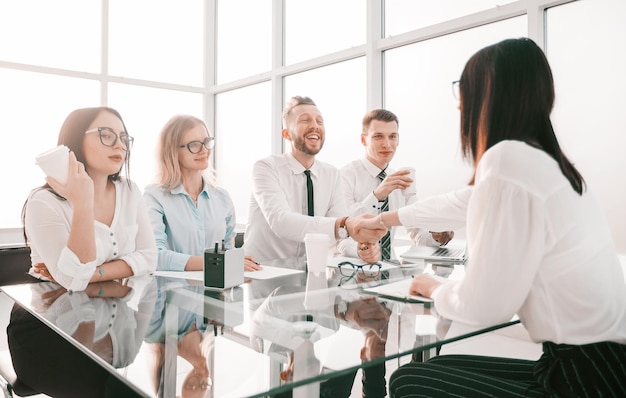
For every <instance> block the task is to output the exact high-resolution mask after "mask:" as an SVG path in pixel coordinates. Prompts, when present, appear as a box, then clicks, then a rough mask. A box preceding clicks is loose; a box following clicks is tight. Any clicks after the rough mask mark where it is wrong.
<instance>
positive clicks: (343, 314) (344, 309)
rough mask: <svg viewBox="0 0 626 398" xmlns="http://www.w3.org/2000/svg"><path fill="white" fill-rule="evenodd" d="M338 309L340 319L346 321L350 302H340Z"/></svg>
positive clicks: (337, 305)
mask: <svg viewBox="0 0 626 398" xmlns="http://www.w3.org/2000/svg"><path fill="white" fill-rule="evenodd" d="M335 305H336V308H337V315H338V316H339V318H341V319H343V320H344V321H345V320H346V312H348V302H347V301H345V300H339V301H338V302H337V304H335Z"/></svg>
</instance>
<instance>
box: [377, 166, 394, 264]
mask: <svg viewBox="0 0 626 398" xmlns="http://www.w3.org/2000/svg"><path fill="white" fill-rule="evenodd" d="M385 177H387V173H385V170H382V171H381V172H380V173H378V179H379V180H380V182H383V180H384V179H385ZM383 211H389V197H386V198H385V200H384V201H383V204H382V206H380V212H381V213H382V212H383ZM379 243H380V254H381V256H382V259H383V260H389V259H390V258H391V231H390V230H389V231H387V233H386V234H385V235H384V236H383V237H382V238H380V241H379Z"/></svg>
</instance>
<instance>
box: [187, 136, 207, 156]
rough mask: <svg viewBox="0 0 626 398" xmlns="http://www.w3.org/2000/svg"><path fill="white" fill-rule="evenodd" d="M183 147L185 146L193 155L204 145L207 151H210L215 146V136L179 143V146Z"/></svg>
mask: <svg viewBox="0 0 626 398" xmlns="http://www.w3.org/2000/svg"><path fill="white" fill-rule="evenodd" d="M184 147H187V149H188V150H189V152H191V153H193V154H194V155H195V154H196V153H200V151H202V147H205V148H206V150H207V151H210V150H211V149H213V148H214V147H215V138H213V137H207V138H206V139H205V140H204V141H191V142H188V143H186V144H183V145H181V146H180V147H179V148H184Z"/></svg>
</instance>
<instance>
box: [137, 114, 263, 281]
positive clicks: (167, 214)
mask: <svg viewBox="0 0 626 398" xmlns="http://www.w3.org/2000/svg"><path fill="white" fill-rule="evenodd" d="M214 146H215V139H214V138H213V137H212V136H211V134H210V132H209V129H208V128H207V126H206V124H205V123H204V121H203V120H201V119H199V118H197V117H195V116H190V115H176V116H174V117H172V118H171V119H170V120H169V121H168V122H167V123H166V124H165V126H163V129H162V130H161V133H160V135H159V143H158V149H157V152H158V160H159V177H158V179H159V182H158V183H157V184H153V185H149V186H147V187H146V189H145V191H144V200H145V203H146V205H147V206H148V213H149V216H150V221H151V223H152V227H153V230H154V235H155V238H156V244H157V247H158V251H159V255H158V257H159V260H158V269H159V270H167V271H199V270H202V269H203V266H204V250H205V249H206V248H209V247H214V244H215V242H220V245H221V243H222V242H223V243H224V246H225V248H226V249H230V248H232V247H234V240H235V235H236V233H235V225H236V218H235V207H234V205H233V202H232V200H231V198H230V195H229V194H228V192H226V190H224V189H222V188H220V187H218V186H217V185H216V182H215V173H214V171H213V168H212V167H211V162H210V158H211V154H212V152H213V148H214ZM244 268H245V270H246V271H255V270H258V269H260V268H261V267H260V266H259V265H258V264H257V263H255V262H254V260H253V259H252V258H251V257H246V259H245V263H244Z"/></svg>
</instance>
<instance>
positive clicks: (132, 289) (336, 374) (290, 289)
mask: <svg viewBox="0 0 626 398" xmlns="http://www.w3.org/2000/svg"><path fill="white" fill-rule="evenodd" d="M340 260H342V259H336V261H335V259H333V261H332V265H333V266H329V267H327V269H326V273H319V274H314V273H308V274H307V273H306V272H303V270H304V269H305V261H304V260H303V259H290V260H281V261H275V262H266V263H265V264H264V265H270V266H275V267H277V268H279V269H281V270H283V269H284V270H287V271H285V272H284V274H283V275H279V276H275V277H272V278H267V279H248V278H246V280H245V282H244V283H243V284H242V285H240V286H237V287H234V288H230V289H225V290H215V289H207V288H205V287H204V286H203V282H202V281H201V278H198V274H199V273H178V274H175V277H172V274H171V273H166V274H161V275H160V274H159V273H157V275H155V276H147V277H141V278H131V279H129V280H125V281H123V282H115V281H110V282H103V283H94V284H90V285H89V286H88V288H87V289H86V290H85V291H83V292H68V291H66V290H65V289H64V288H62V287H60V286H59V285H58V284H56V283H52V282H41V283H32V284H23V285H13V286H5V287H2V291H3V292H4V293H5V294H6V295H8V296H9V297H10V298H11V299H13V300H14V301H15V303H16V304H15V306H14V308H13V311H12V313H11V319H10V323H9V327H8V329H7V330H8V338H9V348H10V351H11V355H12V357H13V361H14V363H16V364H19V363H27V364H28V363H29V362H28V360H30V361H31V362H32V361H35V362H36V363H38V364H39V363H42V366H48V367H47V368H45V367H44V368H43V370H42V369H39V370H38V369H37V368H34V367H33V366H32V363H30V366H21V367H20V366H17V367H16V373H17V375H18V377H19V378H20V379H21V380H22V381H23V382H26V383H27V384H28V380H31V383H34V384H39V389H40V390H43V392H45V391H52V392H55V391H57V392H58V391H61V392H66V391H71V390H72V389H80V388H86V387H81V384H87V382H84V383H81V382H83V381H84V380H87V381H89V386H91V387H89V388H98V389H99V390H100V391H108V392H110V395H111V396H147V397H155V396H164V397H176V396H180V397H186V396H195V397H262V396H290V395H293V396H294V397H298V396H306V397H318V396H320V395H325V396H348V395H349V392H350V391H351V389H352V388H353V384H354V383H355V378H356V375H357V371H358V370H361V375H362V377H361V381H357V382H359V383H362V388H363V391H366V390H367V391H370V392H372V394H375V393H376V391H377V390H380V389H381V388H383V389H384V388H386V387H385V386H386V384H385V381H384V378H385V374H386V373H387V378H388V376H389V372H391V371H392V370H393V369H395V368H397V367H398V366H400V365H402V364H404V363H407V362H409V361H415V360H417V361H420V360H425V359H427V358H428V357H430V356H432V355H436V350H437V347H439V346H440V345H441V344H444V343H446V342H450V341H456V340H459V339H462V338H466V337H470V336H473V335H476V334H480V333H484V332H488V331H491V330H494V329H496V328H500V327H506V326H508V325H510V324H513V323H515V322H511V323H505V324H501V325H495V326H493V327H490V328H486V329H482V330H478V331H474V332H472V333H468V334H466V335H461V336H455V337H454V338H449V337H448V338H447V337H446V331H447V326H448V325H449V323H448V322H446V321H445V320H443V319H441V318H440V317H438V316H437V314H436V309H435V308H434V306H433V305H432V303H429V302H410V301H407V300H402V299H390V298H389V297H387V296H385V297H381V296H379V295H376V294H373V293H372V292H369V291H368V289H369V288H372V287H375V286H380V285H382V284H389V283H392V282H394V281H398V280H406V279H407V278H410V276H411V275H415V274H419V273H430V274H435V275H438V276H440V277H444V278H446V277H447V278H459V277H462V275H463V272H464V265H462V264H438V265H435V264H426V263H422V264H415V265H409V266H403V267H399V266H396V265H392V264H387V263H383V265H382V267H380V268H379V267H376V266H374V267H369V266H365V267H362V268H361V267H356V268H354V267H353V266H351V265H350V264H343V265H342V266H337V265H338V263H339V262H341V261H340ZM352 262H353V263H356V260H352ZM357 265H358V264H357ZM34 324H38V325H41V326H40V327H33V325H34ZM25 331H27V332H25ZM55 337H56V338H55ZM57 340H61V343H65V344H67V342H69V343H71V344H72V345H73V346H75V347H77V348H78V349H79V350H80V351H82V352H83V353H84V354H86V355H87V359H88V361H87V362H86V363H84V362H83V364H82V365H81V362H80V361H74V362H71V363H72V364H75V366H77V367H79V368H80V369H79V370H80V371H81V372H84V373H86V374H87V375H86V376H76V375H77V374H80V373H73V371H72V370H71V369H69V368H68V369H67V370H66V371H65V370H61V368H63V369H65V367H67V366H70V365H71V364H70V363H69V362H70V361H69V360H68V361H64V360H63V358H65V356H66V355H69V354H66V353H67V352H68V349H67V347H65V348H64V347H62V345H63V344H61V343H60V342H59V341H57ZM70 348H71V347H70ZM73 351H76V350H75V349H73ZM46 355H48V356H49V357H50V358H48V357H46ZM83 357H84V356H83ZM68 358H69V356H68ZM16 360H17V361H16ZM25 361H26V362H25ZM55 361H57V362H58V367H59V368H60V369H59V372H56V370H57V367H56V366H55V365H54V364H56V363H57V362H55ZM51 363H52V364H53V365H50V364H51ZM90 367H95V368H96V369H94V370H92V371H89V372H88V368H90ZM31 369H32V370H31ZM46 369H47V370H46ZM50 369H52V370H50ZM32 372H39V373H38V374H36V375H35V376H32V375H30V374H28V373H32ZM42 373H43V374H50V377H47V378H44V379H45V380H43V379H42V377H41V374H42ZM52 373H58V375H53V374H52ZM64 375H67V377H65V376H64ZM33 377H35V378H34V379H33ZM90 378H91V379H90ZM33 380H34V381H33ZM41 383H43V384H41ZM46 383H47V384H46ZM94 385H95V386H97V387H93V386H94ZM31 387H32V386H31ZM49 395H51V394H49ZM85 396H86V395H85Z"/></svg>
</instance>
